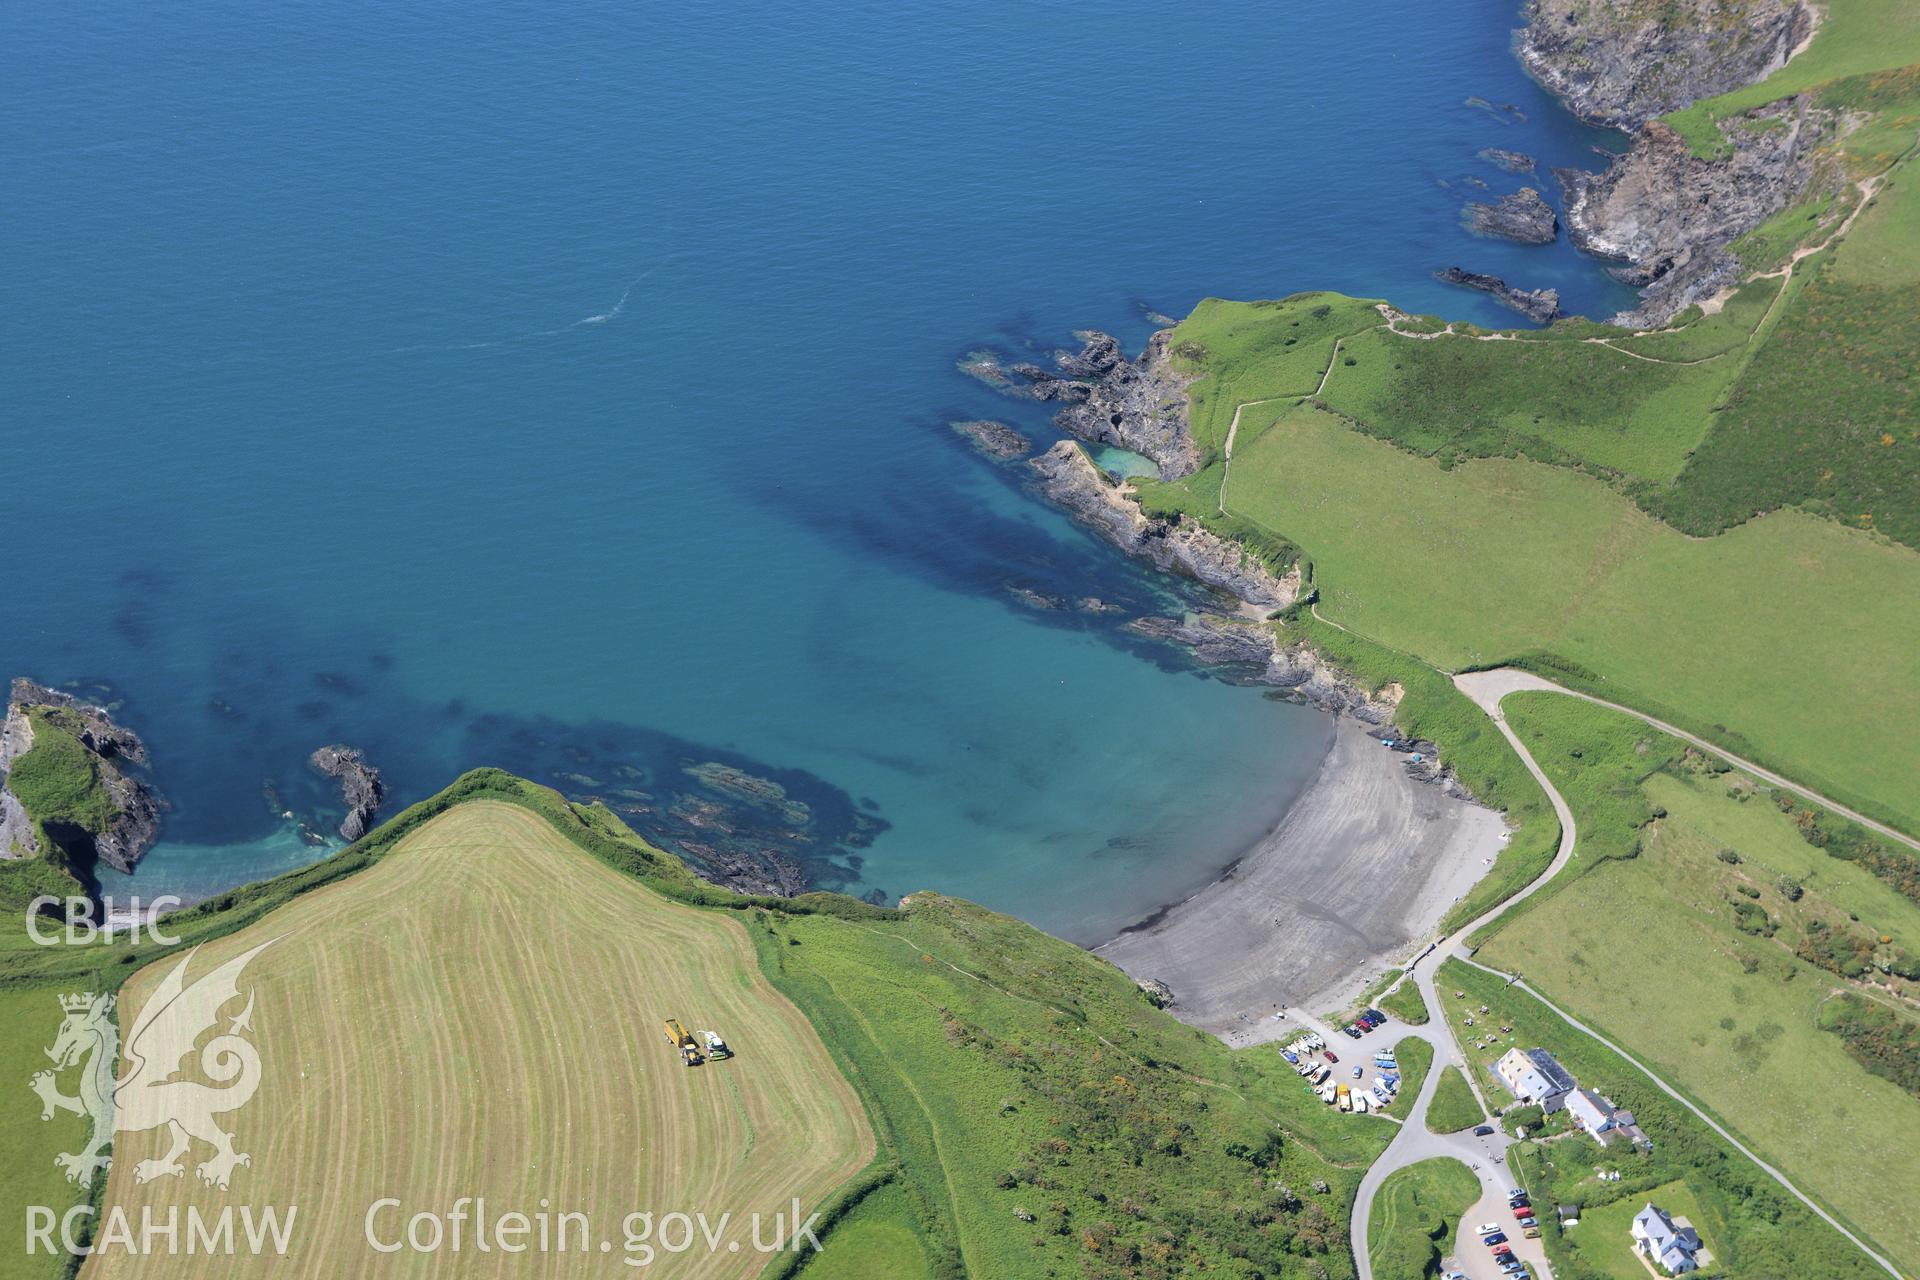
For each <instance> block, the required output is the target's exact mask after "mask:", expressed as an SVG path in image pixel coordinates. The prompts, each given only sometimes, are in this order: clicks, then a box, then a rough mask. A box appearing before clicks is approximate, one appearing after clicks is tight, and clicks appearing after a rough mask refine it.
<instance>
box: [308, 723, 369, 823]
mask: <svg viewBox="0 0 1920 1280" xmlns="http://www.w3.org/2000/svg"><path fill="white" fill-rule="evenodd" d="M307 763H308V764H310V765H312V766H313V767H314V768H316V769H318V770H319V771H320V772H321V773H324V774H326V775H327V776H328V777H329V778H333V779H336V780H337V781H338V782H339V783H340V795H341V798H342V799H344V800H345V801H346V802H347V816H346V818H345V819H344V820H343V821H342V822H341V823H340V835H341V838H342V839H345V840H358V839H359V838H360V837H361V836H363V835H365V834H367V831H368V830H369V829H370V828H371V827H372V826H373V818H374V815H375V814H377V813H379V812H380V806H381V805H382V804H383V803H385V801H386V798H387V788H386V784H385V783H384V782H382V781H381V779H380V771H379V770H378V769H376V768H374V767H373V766H372V765H370V764H368V763H367V760H366V756H365V755H363V754H362V753H361V752H359V751H358V750H356V749H354V748H353V747H343V746H339V745H334V746H327V747H321V748H320V749H319V750H318V751H315V752H314V753H313V754H312V755H310V756H308V757H307Z"/></svg>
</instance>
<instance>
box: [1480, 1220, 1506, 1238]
mask: <svg viewBox="0 0 1920 1280" xmlns="http://www.w3.org/2000/svg"><path fill="white" fill-rule="evenodd" d="M1474 1230H1475V1231H1476V1232H1477V1233H1478V1234H1480V1235H1483V1236H1492V1235H1498V1234H1500V1224H1499V1223H1497V1222H1483V1223H1481V1224H1480V1225H1479V1226H1478V1227H1475V1228H1474Z"/></svg>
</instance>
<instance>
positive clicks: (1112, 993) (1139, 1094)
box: [755, 893, 1391, 1275]
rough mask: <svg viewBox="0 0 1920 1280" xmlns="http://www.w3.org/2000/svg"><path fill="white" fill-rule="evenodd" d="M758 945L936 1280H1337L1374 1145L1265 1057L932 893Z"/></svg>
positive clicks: (776, 929) (1373, 1136)
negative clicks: (1274, 1137)
mask: <svg viewBox="0 0 1920 1280" xmlns="http://www.w3.org/2000/svg"><path fill="white" fill-rule="evenodd" d="M755 937H756V940H757V941H758V942H759V944H760V947H761V951H762V955H763V958H764V961H765V964H766V965H767V967H768V969H769V971H770V972H772V973H774V974H775V975H776V980H777V981H778V983H779V984H780V986H781V987H782V989H783V990H785V991H786V992H788V993H789V994H790V995H791V996H792V997H793V998H794V999H795V1000H796V1002H798V1003H799V1004H800V1005H801V1007H802V1008H803V1009H805V1010H806V1011H807V1013H808V1015H809V1017H811V1018H812V1019H813V1020H814V1021H815V1023H816V1025H819V1026H822V1027H824V1028H827V1029H828V1033H829V1040H830V1042H831V1043H832V1044H833V1046H834V1048H835V1050H836V1052H838V1053H840V1054H841V1055H843V1058H844V1060H845V1062H846V1066H847V1070H848V1073H849V1075H850V1076H851V1078H853V1079H854V1080H855V1081H856V1083H857V1084H858V1085H859V1087H860V1088H861V1089H862V1091H863V1093H865V1095H866V1096H867V1097H868V1099H869V1102H870V1104H871V1106H872V1108H873V1110H874V1112H875V1114H876V1117H877V1121H878V1127H879V1129H880V1130H881V1132H882V1134H883V1137H884V1138H885V1140H886V1141H887V1142H888V1143H889V1144H890V1146H891V1147H892V1148H893V1150H894V1151H895V1153H896V1154H897V1156H898V1158H899V1159H900V1161H901V1163H902V1165H903V1181H904V1183H905V1185H906V1186H907V1187H909V1188H910V1189H911V1191H912V1192H913V1194H914V1196H915V1197H916V1199H917V1202H918V1204H919V1205H920V1206H921V1209H920V1212H921V1214H922V1217H923V1219H924V1220H925V1221H926V1222H927V1224H928V1233H929V1236H930V1238H931V1240H932V1242H933V1251H934V1253H935V1254H936V1256H937V1257H939V1258H940V1259H942V1261H943V1263H944V1265H945V1266H947V1267H948V1268H949V1269H954V1268H958V1267H962V1266H963V1267H964V1268H965V1270H966V1271H967V1272H969V1273H971V1274H976V1275H1027V1274H1043V1273H1045V1271H1046V1270H1047V1269H1049V1268H1055V1269H1058V1270H1059V1271H1060V1272H1061V1273H1062V1274H1073V1273H1076V1272H1077V1271H1078V1270H1079V1269H1080V1268H1081V1267H1083V1266H1084V1267H1085V1268H1087V1269H1089V1270H1090V1271H1093V1272H1095V1273H1098V1268H1099V1267H1100V1266H1103V1265H1106V1266H1114V1265H1123V1263H1124V1260H1125V1259H1127V1258H1129V1257H1133V1256H1135V1255H1137V1256H1139V1257H1140V1258H1141V1259H1142V1260H1143V1261H1142V1263H1140V1264H1138V1265H1141V1266H1143V1268H1144V1270H1143V1272H1142V1274H1159V1273H1161V1271H1163V1270H1166V1269H1178V1267H1180V1266H1183V1265H1184V1266H1200V1265H1204V1266H1206V1267H1207V1268H1208V1269H1209V1270H1210V1271H1212V1272H1213V1273H1215V1274H1225V1275H1238V1274H1247V1273H1248V1272H1245V1271H1243V1270H1242V1269H1241V1268H1244V1267H1246V1266H1248V1265H1260V1266H1264V1267H1265V1268H1267V1273H1268V1274H1270V1275H1296V1274H1297V1275H1309V1274H1312V1272H1311V1270H1310V1268H1309V1266H1308V1259H1306V1258H1304V1257H1301V1256H1297V1255H1298V1254H1301V1253H1305V1252H1308V1251H1313V1252H1322V1253H1323V1256H1321V1257H1320V1258H1319V1259H1318V1260H1317V1261H1318V1264H1319V1265H1323V1266H1325V1267H1326V1268H1327V1270H1328V1271H1329V1273H1331V1274H1334V1275H1341V1274H1347V1273H1349V1271H1350V1267H1349V1264H1348V1263H1347V1260H1346V1258H1345V1257H1344V1252H1343V1247H1342V1246H1343V1243H1344V1224H1345V1222H1346V1215H1347V1206H1348V1205H1349V1203H1350V1201H1351V1196H1352V1192H1353V1188H1354V1186H1355V1184H1356V1183H1357V1181H1358V1178H1359V1175H1360V1172H1361V1170H1362V1169H1363V1168H1364V1167H1365V1164H1366V1163H1367V1162H1368V1161H1369V1160H1370V1159H1371V1158H1372V1157H1373V1155H1375V1154H1377V1153H1378V1151H1379V1150H1380V1149H1381V1148H1382V1147H1383V1146H1384V1145H1385V1143H1386V1141H1387V1139H1388V1138H1389V1137H1390V1136H1391V1135H1390V1133H1389V1132H1388V1126H1387V1125H1386V1124H1385V1123H1384V1122H1382V1121H1379V1120H1374V1119H1370V1118H1367V1117H1359V1116H1342V1115H1340V1114H1338V1113H1337V1112H1334V1111H1332V1110H1330V1109H1329V1108H1327V1107H1325V1106H1323V1105H1322V1104H1321V1103H1320V1102H1319V1101H1318V1100H1317V1099H1314V1098H1312V1097H1311V1095H1310V1094H1308V1093H1307V1092H1305V1091H1304V1090H1303V1087H1302V1086H1301V1083H1300V1081H1299V1079H1298V1078H1297V1077H1296V1076H1294V1075H1293V1073H1292V1072H1291V1071H1289V1070H1287V1069H1286V1068H1285V1064H1284V1063H1283V1062H1282V1061H1281V1060H1280V1059H1279V1057H1278V1055H1276V1054H1274V1053H1272V1052H1271V1050H1267V1051H1259V1050H1248V1051H1243V1052H1239V1053H1234V1052H1230V1051H1228V1050H1227V1049H1225V1048H1224V1047H1223V1046H1221V1045H1220V1044H1219V1043H1218V1042H1217V1041H1215V1040H1213V1039H1212V1038H1211V1037H1208V1036H1206V1035H1204V1034H1202V1033H1200V1032H1197V1031H1194V1030H1192V1029H1190V1028H1185V1027H1181V1026H1180V1025H1179V1024H1177V1023H1175V1022H1173V1021H1172V1019H1171V1018H1169V1017H1167V1016H1166V1015H1165V1014H1162V1013H1160V1012H1159V1011H1158V1010H1155V1009H1153V1008H1152V1007H1151V1006H1150V1005H1148V1004H1147V1003H1146V1002H1145V1001H1144V999H1142V997H1141V996H1140V993H1139V992H1138V990H1137V988H1135V987H1134V985H1133V984H1132V983H1131V982H1129V981H1128V980H1127V979H1125V978H1124V977H1123V976H1122V975H1120V974H1119V973H1118V972H1117V971H1115V970H1114V969H1112V968H1111V967H1110V966H1108V965H1105V964H1103V963H1101V962H1100V961H1098V960H1096V959H1094V958H1093V957H1091V956H1088V955H1087V954H1086V953H1085V952H1083V951H1081V950H1079V949H1078V948H1076V947H1072V946H1070V945H1068V944H1066V943H1062V942H1057V941H1055V940H1053V939H1050V938H1045V937H1043V936H1041V935H1039V934H1037V933H1035V931H1033V930H1032V929H1030V928H1028V927H1027V926H1025V925H1022V924H1020V923H1019V922H1017V921H1014V920H1012V919H1010V918H1008V917H1005V916H999V915H995V914H993V913H991V912H987V911H985V910H983V909H981V908H978V907H974V906H971V905H970V904H967V903H963V902H959V901H956V900H954V899H950V898H944V897H941V896H939V895H935V894H928V893H920V894H915V895H914V896H913V899H912V907H911V910H910V913H909V918H908V919H906V920H904V921H893V922H886V923H879V924H872V925H860V926H848V925H847V924H845V922H842V921H837V920H830V919H825V918H807V919H797V920H783V919H779V918H776V917H773V916H768V917H767V918H765V919H764V920H761V921H759V922H757V923H756V925H755ZM1276 1123H1277V1124H1278V1125H1279V1130H1278V1131H1276V1130H1275V1128H1274V1126H1275V1124H1276ZM1276 1132H1278V1133H1279V1134H1280V1135H1281V1139H1282V1140H1281V1144H1280V1148H1279V1151H1278V1152H1277V1154H1276V1155H1273V1156H1271V1157H1269V1156H1266V1155H1261V1159H1263V1160H1267V1161H1268V1163H1267V1166H1266V1167H1265V1168H1260V1167H1258V1166H1257V1164H1256V1162H1255V1159H1254V1157H1255V1156H1256V1155H1259V1154H1260V1153H1261V1151H1262V1148H1263V1147H1264V1146H1265V1145H1266V1143H1267V1141H1268V1137H1269V1135H1271V1134H1274V1133H1276ZM1236 1152H1237V1153H1238V1154H1236ZM1316 1179H1319V1180H1324V1181H1325V1182H1326V1183H1327V1184H1329V1186H1330V1190H1329V1191H1328V1192H1326V1193H1319V1192H1316V1191H1314V1190H1313V1189H1312V1184H1313V1182H1314V1181H1315V1180H1316ZM1275 1183H1282V1184H1284V1185H1285V1186H1286V1187H1289V1188H1291V1189H1292V1191H1293V1192H1294V1193H1295V1194H1296V1195H1297V1196H1298V1197H1299V1199H1300V1201H1301V1203H1300V1204H1299V1205H1298V1206H1293V1205H1290V1204H1289V1203H1288V1202H1287V1199H1286V1197H1285V1196H1284V1195H1283V1194H1281V1193H1280V1192H1279V1191H1278V1190H1277V1189H1276V1188H1275V1186H1274V1185H1273V1184H1275ZM1020 1212H1024V1213H1026V1214H1031V1215H1032V1216H1033V1218H1034V1219H1035V1221H1033V1222H1027V1221H1025V1220H1023V1218H1022V1217H1020V1216H1018V1214H1019V1213H1020ZM1236 1252H1244V1253H1246V1254H1247V1255H1248V1256H1250V1257H1251V1258H1252V1259H1253V1260H1254V1262H1253V1264H1247V1263H1243V1262H1239V1261H1236V1260H1233V1259H1232V1255H1233V1254H1234V1253H1236ZM1182 1260H1184V1262H1183V1261H1182ZM812 1272H813V1268H809V1269H808V1272H807V1274H809V1275H810V1274H812Z"/></svg>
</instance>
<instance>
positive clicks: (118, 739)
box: [0, 677, 166, 872]
mask: <svg viewBox="0 0 1920 1280" xmlns="http://www.w3.org/2000/svg"><path fill="white" fill-rule="evenodd" d="M46 731H51V732H53V733H55V734H64V735H66V736H67V737H69V738H71V739H72V740H73V741H74V742H77V743H78V744H79V748H80V752H81V753H82V757H83V758H82V759H81V760H78V761H73V762H70V763H69V764H68V765H67V767H68V768H78V769H81V770H84V771H86V772H87V774H88V775H89V778H88V780H87V781H85V782H84V783H83V784H82V790H83V791H84V792H85V793H86V794H85V795H84V797H83V798H82V800H81V802H80V803H79V804H78V805H76V806H69V811H63V812H61V813H34V812H32V811H31V809H30V807H29V806H28V805H27V804H24V803H22V801H21V799H20V797H19V796H18V795H16V794H15V793H14V791H13V788H12V786H11V785H9V783H10V780H11V777H12V772H13V770H14V769H15V768H16V767H17V766H18V765H19V764H20V762H21V760H22V759H23V758H24V757H25V756H26V755H27V754H28V753H29V752H30V751H32V750H33V748H34V746H35V742H36V735H37V734H39V733H41V732H46ZM69 750H71V748H69ZM146 762H147V747H146V744H145V743H144V742H142V741H141V740H140V735H138V734H136V733H135V732H133V730H131V729H127V728H124V727H122V726H121V725H118V724H115V723H114V721H113V717H112V715H111V714H109V713H108V711H107V710H106V708H104V707H101V706H97V705H95V704H93V703H90V702H83V701H82V700H80V699H79V698H76V697H75V696H74V695H72V694H70V693H66V692H63V691H61V690H59V689H53V688H49V687H47V686H46V685H43V684H37V683H35V682H34V681H32V680H28V679H25V678H24V677H23V678H20V679H16V680H15V681H14V682H13V687H12V690H11V694H10V697H9V700H8V703H7V717H6V721H5V724H4V725H3V726H0V857H24V856H31V855H35V854H43V853H47V852H50V851H49V850H47V849H44V848H42V847H41V841H40V839H39V833H38V830H37V829H36V828H37V827H39V828H44V829H45V831H46V833H47V835H48V837H49V838H51V839H52V840H53V842H54V843H55V844H57V845H58V846H59V851H60V852H61V853H62V854H63V855H64V856H65V857H67V858H69V859H72V860H74V861H76V862H79V863H85V862H86V861H88V860H89V859H92V858H97V859H99V860H100V861H101V862H104V863H106V864H107V865H108V866H110V867H113V868H115V869H116V870H119V871H123V872H126V871H132V870H133V866H134V863H136V862H138V861H139V860H140V855H141V854H143V853H145V852H146V851H147V850H148V849H150V848H152V847H153V842H154V841H155V840H156V839H158V838H159V835H160V815H161V813H162V811H163V810H164V809H165V808H166V802H165V801H164V800H163V799H162V798H161V797H160V796H159V794H158V793H157V792H155V791H154V790H153V788H152V787H150V786H149V785H148V784H147V783H146V782H145V781H144V780H142V779H140V778H138V777H135V776H133V775H132V774H131V773H130V772H129V771H128V769H129V766H140V765H144V764H145V763H146ZM30 798H31V797H30ZM97 799H103V800H104V801H105V802H106V803H105V804H104V805H103V806H100V808H101V810H102V811H103V812H104V816H99V815H98V814H95V813H94V812H92V810H93V808H94V806H93V805H92V803H91V802H92V801H94V800H97ZM75 808H78V809H81V810H85V812H74V811H72V810H73V809H75Z"/></svg>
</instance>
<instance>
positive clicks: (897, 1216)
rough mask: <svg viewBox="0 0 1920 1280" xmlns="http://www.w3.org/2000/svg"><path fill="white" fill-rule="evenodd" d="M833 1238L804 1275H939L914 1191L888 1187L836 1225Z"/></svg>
mask: <svg viewBox="0 0 1920 1280" xmlns="http://www.w3.org/2000/svg"><path fill="white" fill-rule="evenodd" d="M827 1238H828V1239H829V1240H831V1241H832V1244H831V1245H830V1246H829V1247H826V1248H823V1249H822V1250H821V1251H820V1252H819V1253H818V1254H816V1255H814V1256H813V1257H812V1258H810V1259H809V1260H808V1261H807V1262H806V1264H805V1265H804V1266H803V1267H802V1268H801V1269H800V1272H799V1274H800V1275H802V1276H804V1277H806V1280H934V1272H933V1264H932V1261H931V1260H930V1259H929V1258H928V1257H927V1250H926V1246H925V1245H924V1244H923V1243H922V1241H921V1227H920V1222H919V1219H918V1218H917V1217H916V1216H915V1212H914V1206H913V1200H912V1196H911V1194H910V1193H909V1192H908V1191H907V1189H906V1188H905V1187H902V1186H898V1185H893V1186H886V1187H882V1188H881V1189H880V1190H878V1191H876V1192H874V1193H873V1194H871V1195H869V1196H867V1197H866V1198H865V1199H864V1200H862V1201H861V1202H860V1204H859V1206H858V1207H857V1208H856V1209H854V1210H853V1212H852V1213H850V1214H848V1215H847V1216H846V1217H845V1218H843V1219H841V1220H840V1221H839V1222H837V1223H835V1224H834V1228H833V1232H832V1234H831V1235H829V1236H828V1237H827Z"/></svg>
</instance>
